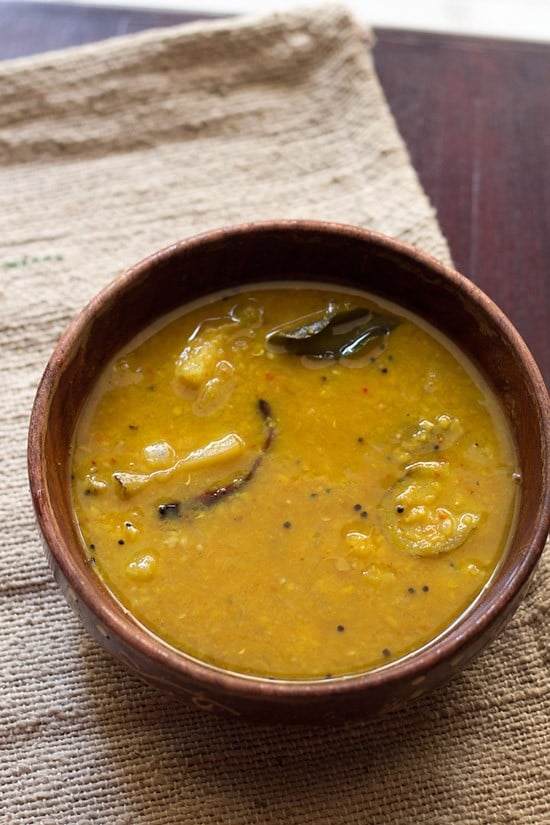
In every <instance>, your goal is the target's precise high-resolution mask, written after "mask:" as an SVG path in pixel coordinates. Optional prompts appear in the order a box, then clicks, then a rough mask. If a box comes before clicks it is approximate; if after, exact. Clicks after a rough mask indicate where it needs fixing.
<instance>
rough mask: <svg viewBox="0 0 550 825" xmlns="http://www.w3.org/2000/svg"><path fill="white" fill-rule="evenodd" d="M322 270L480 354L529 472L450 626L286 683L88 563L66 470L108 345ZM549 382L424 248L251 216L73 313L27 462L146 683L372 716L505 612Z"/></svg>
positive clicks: (529, 508)
mask: <svg viewBox="0 0 550 825" xmlns="http://www.w3.org/2000/svg"><path fill="white" fill-rule="evenodd" d="M293 279H300V280H302V281H308V280H312V281H317V282H318V281H327V282H332V283H335V284H339V285H342V286H346V287H355V288H361V289H364V290H366V291H368V292H370V293H374V294H375V295H379V296H381V297H383V298H385V299H389V300H390V301H393V302H395V303H397V304H400V305H402V306H404V307H406V308H408V309H409V310H412V311H413V312H414V313H416V314H417V315H419V316H420V317H422V318H424V319H426V320H427V321H428V322H430V323H431V324H433V325H434V326H436V327H438V328H439V329H441V330H442V331H443V332H444V333H445V335H446V336H447V337H448V338H450V339H451V340H452V341H454V342H455V343H456V344H457V345H458V346H459V347H460V349H461V350H462V351H463V352H464V353H465V354H466V355H467V356H468V357H469V358H470V359H471V360H472V361H473V362H474V364H476V365H477V367H478V369H479V370H480V371H481V372H482V374H483V375H484V376H485V378H486V379H487V381H488V383H489V385H490V386H491V387H492V389H493V391H494V392H495V393H496V395H497V396H498V398H499V399H500V401H501V404H502V407H503V408H504V411H505V413H506V415H507V418H508V420H509V423H510V425H511V429H512V432H513V437H514V440H515V445H516V449H517V455H518V464H519V470H520V472H521V477H522V483H521V488H520V502H519V513H518V518H517V524H516V527H515V529H514V535H513V537H512V541H511V546H510V549H509V551H508V553H507V555H506V557H505V559H504V561H503V563H502V564H501V565H500V568H499V569H498V572H497V574H496V575H495V576H494V577H493V578H492V580H491V583H490V586H489V587H488V588H487V589H486V590H485V591H484V592H483V594H482V596H481V597H480V598H479V599H478V601H477V602H476V603H475V606H474V607H473V609H471V610H470V611H469V612H468V613H467V614H466V615H465V616H464V617H463V618H462V619H461V620H460V621H459V622H458V623H456V624H455V625H454V626H453V627H452V629H450V630H449V631H447V632H446V633H444V634H442V635H441V636H440V637H438V638H437V639H436V640H435V641H433V642H432V643H431V644H428V645H427V646H425V647H424V648H422V650H420V651H419V652H417V653H415V654H413V655H410V656H409V657H407V658H406V659H403V660H401V661H396V662H394V663H391V664H388V665H386V666H385V667H382V668H379V669H377V670H373V671H370V672H365V673H362V674H358V675H353V676H346V677H339V678H334V679H332V680H313V681H283V680H269V679H262V678H255V677H251V676H244V675H240V674H238V673H232V672H227V671H224V670H221V669H219V668H216V667H213V666H211V665H208V664H205V663H202V662H200V661H197V660H196V659H193V658H191V657H189V656H187V655H185V654H184V653H181V652H179V651H177V650H175V649H174V648H173V647H170V646H169V645H168V644H166V643H164V642H163V641H162V640H160V639H159V638H158V637H156V636H155V635H153V634H152V633H150V632H149V631H148V630H146V629H145V628H144V627H143V626H142V625H141V624H139V623H138V622H137V621H135V620H134V618H133V617H132V616H131V615H130V614H129V613H128V612H127V610H125V609H124V608H123V607H122V606H121V605H120V604H119V603H118V602H117V601H116V599H115V598H113V596H112V595H111V594H110V593H109V592H108V590H107V589H106V588H105V587H104V585H103V584H102V582H101V581H100V579H99V578H98V577H97V575H96V574H95V572H94V571H93V570H92V569H90V567H89V566H88V565H87V564H86V560H85V556H84V552H83V549H82V544H81V538H80V535H79V531H78V528H77V526H76V524H75V519H74V515H73V505H72V501H71V490H70V481H69V464H70V457H71V442H72V439H73V433H74V429H75V424H76V421H77V418H78V415H79V412H80V409H81V406H82V402H83V399H85V398H86V396H87V394H88V393H89V391H90V388H91V386H92V385H93V384H94V382H95V381H96V379H97V377H98V375H99V373H100V372H101V370H102V369H103V368H104V367H105V365H106V364H107V362H108V361H109V360H110V359H111V358H112V356H113V355H114V354H115V353H116V352H117V351H118V350H119V349H120V348H121V347H123V346H124V345H125V344H127V343H128V342H129V340H130V339H131V338H132V337H133V336H135V335H136V334H137V333H138V332H140V331H141V330H143V329H144V328H145V327H147V326H148V325H149V324H150V323H151V322H152V321H154V320H155V319H157V318H159V317H161V316H163V315H165V314H166V313H168V312H171V311H172V310H174V308H176V307H178V306H181V305H183V304H185V303H187V302H189V301H192V300H194V299H196V298H199V297H200V296H203V295H206V294H208V293H211V292H216V291H218V290H220V289H226V288H231V287H236V286H237V285H240V284H245V283H254V282H259V281H273V280H278V281H281V280H293ZM549 443H550V427H549V401H548V394H547V391H546V388H545V386H544V383H543V381H542V378H541V376H540V373H539V371H538V369H537V367H536V365H535V363H534V361H533V359H532V357H531V355H530V354H529V352H528V350H527V348H526V346H525V344H524V343H523V342H522V340H521V338H520V337H519V335H518V334H517V332H516V331H515V330H514V328H513V327H512V325H511V324H510V322H509V321H508V320H507V319H506V318H505V317H504V315H503V314H502V313H501V312H500V310H499V309H498V308H497V307H496V306H495V305H494V304H493V303H492V302H491V300H490V299H489V298H488V297H487V296H486V295H484V294H483V293H482V292H481V291H480V290H479V289H477V288H476V287H475V286H474V285H473V284H472V283H470V282H469V281H468V280H467V279H466V278H464V277H462V276H460V275H459V274H457V273H456V272H454V271H453V270H451V269H449V268H447V267H445V266H443V265H442V264H441V263H439V262H438V261H436V260H434V259H433V258H431V257H429V256H427V255H426V254H423V253H422V252H420V251H418V250H417V249H413V248H410V247H407V246H405V245H404V244H402V243H400V242H398V241H396V240H392V239H389V238H386V237H383V236H381V235H378V234H374V233H372V232H369V231H367V230H365V229H359V228H356V227H350V226H342V225H336V224H326V223H325V224H323V223H316V222H305V221H286V222H285V221H279V222H273V223H251V224H247V225H243V226H239V227H235V228H229V229H222V230H219V231H213V232H210V233H206V234H203V235H199V236H197V237H194V238H191V239H190V240H184V241H181V242H179V243H175V244H174V245H173V246H170V247H168V248H167V249H163V250H162V251H160V252H158V253H156V254H154V255H152V256H151V257H149V258H147V259H146V260H144V261H142V262H141V263H138V264H137V265H135V266H132V267H131V268H130V269H128V270H127V271H126V272H125V273H124V274H123V275H121V276H120V277H119V278H117V279H116V280H115V281H114V282H113V283H111V284H110V285H109V286H107V287H106V289H104V290H103V291H102V292H101V293H100V294H99V295H98V296H97V297H96V298H94V299H93V300H92V301H91V302H90V303H89V304H88V306H86V307H85V308H84V309H83V310H82V312H81V313H80V314H79V315H78V316H77V317H76V318H75V319H74V321H73V322H72V323H71V324H70V326H69V328H68V329H67V331H66V332H65V334H64V335H63V337H62V338H61V340H60V342H59V344H58V346H57V348H56V350H55V352H54V353H53V355H52V357H51V360H50V362H49V364H48V365H47V367H46V370H45V373H44V376H43V378H42V381H41V383H40V386H39V388H38V392H37V396H36V400H35V404H34V408H33V412H32V419H31V423H30V434H29V452H28V456H29V474H30V485H31V490H32V495H33V499H34V506H35V510H36V515H37V519H38V524H39V527H40V530H41V532H42V536H43V540H44V545H45V548H46V552H47V555H48V559H49V562H50V565H51V568H52V570H53V574H54V576H55V579H56V581H57V582H58V584H59V586H60V588H61V590H62V591H63V593H64V595H65V597H66V599H67V600H68V602H69V604H70V605H71V606H72V608H73V609H74V610H75V611H76V613H77V614H78V616H79V617H80V618H81V620H82V622H83V623H84V625H85V627H86V628H87V630H88V631H89V632H90V634H91V635H92V636H93V637H94V638H95V639H96V640H97V641H98V642H99V643H100V644H101V645H103V646H104V647H105V648H106V649H107V650H108V651H109V652H110V653H112V654H113V656H115V657H116V658H117V659H118V660H119V661H120V662H122V663H123V664H124V665H126V666H127V667H128V668H130V669H131V670H132V671H134V672H135V673H138V674H139V675H140V676H141V677H143V679H145V680H146V681H147V682H149V683H150V684H152V685H154V686H156V687H158V688H161V689H162V690H163V691H165V692H168V693H170V694H172V695H173V696H175V697H177V698H178V699H183V700H185V701H187V702H189V703H191V704H193V705H195V706H197V707H200V708H203V709H205V710H214V711H220V712H222V713H225V714H227V715H229V716H232V717H235V718H237V717H243V718H247V719H255V720H261V721H266V722H267V721H270V722H271V721H283V722H293V721H307V722H323V721H329V720H332V721H334V720H344V719H347V718H350V717H358V716H372V715H375V714H379V713H381V712H384V711H388V710H391V709H393V708H396V707H399V706H402V705H403V704H405V703H407V702H409V701H410V700H411V699H414V698H415V697H418V696H420V695H421V694H423V693H425V692H426V691H429V690H432V689H433V688H436V687H437V686H439V685H441V684H442V683H444V682H446V681H447V680H448V679H449V678H451V677H452V676H453V675H454V674H456V673H457V672H458V671H460V670H461V669H462V668H463V667H464V666H465V665H467V664H468V663H469V662H471V661H472V660H473V659H474V657H476V656H477V655H478V654H479V653H480V652H481V651H482V650H483V649H484V648H485V647H486V645H487V644H489V643H490V642H491V641H492V640H493V639H494V638H495V637H496V636H497V634H498V633H499V632H500V631H501V630H502V628H503V626H504V625H505V623H506V621H507V620H508V619H509V618H510V617H511V615H512V614H513V612H514V611H515V609H516V608H517V606H518V604H519V603H520V601H521V599H522V597H523V596H524V594H525V592H526V590H527V587H528V585H529V580H530V577H531V575H532V573H533V570H534V568H535V565H536V563H537V560H538V559H539V556H540V554H541V552H542V549H543V546H544V542H545V539H546V536H547V532H548V527H549V512H550V500H549V466H548V451H549Z"/></svg>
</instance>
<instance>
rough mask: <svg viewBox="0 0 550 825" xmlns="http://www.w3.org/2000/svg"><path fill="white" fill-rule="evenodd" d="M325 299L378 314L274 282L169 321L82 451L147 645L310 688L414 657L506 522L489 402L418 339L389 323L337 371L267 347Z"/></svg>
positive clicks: (101, 397)
mask: <svg viewBox="0 0 550 825" xmlns="http://www.w3.org/2000/svg"><path fill="white" fill-rule="evenodd" d="M330 300H334V301H337V302H339V303H343V302H347V303H349V302H350V301H352V303H353V304H354V305H357V304H359V305H363V306H371V307H372V306H376V305H375V304H373V301H372V300H371V299H370V298H369V297H368V296H365V295H364V294H359V295H358V294H355V293H353V294H352V293H349V292H345V293H342V292H340V291H338V290H333V289H330V290H327V288H324V287H320V286H319V287H318V288H317V287H315V288H314V287H312V286H305V285H295V286H290V287H289V286H288V285H286V286H283V285H277V284H272V285H270V286H269V287H268V288H267V287H266V288H254V289H250V290H243V291H242V292H240V293H232V294H231V295H224V296H221V295H220V296H217V297H214V298H212V299H211V300H210V301H208V302H207V303H203V304H201V305H194V306H192V307H189V308H187V309H185V310H184V311H182V314H181V315H179V317H177V318H175V319H169V320H168V321H166V322H165V323H164V325H158V327H157V328H156V329H155V330H154V331H153V332H152V331H149V333H148V334H147V336H142V338H141V339H140V340H139V341H136V342H134V343H133V344H132V345H131V346H130V347H128V349H127V351H125V352H124V353H122V354H120V355H119V356H118V357H117V358H116V359H115V360H114V361H113V362H112V363H111V365H110V366H109V367H108V369H106V371H105V372H104V374H103V376H102V377H101V380H100V381H99V383H98V385H97V387H96V388H95V389H94V391H93V394H92V395H91V397H90V398H89V399H88V401H87V404H86V407H85V409H84V412H83V415H82V417H81V420H80V422H79V426H78V430H77V434H76V440H75V445H74V461H73V468H72V472H73V493H74V502H75V510H76V515H77V519H78V522H79V525H80V529H81V532H82V535H83V539H84V542H85V546H86V552H87V553H88V555H89V556H90V558H91V559H92V563H93V564H94V566H95V569H96V570H97V571H98V574H99V575H100V576H101V577H102V578H103V579H104V581H105V582H106V583H107V585H108V586H109V588H110V589H111V590H112V592H113V593H114V594H115V595H116V596H117V597H118V599H119V600H120V601H121V602H122V603H123V604H124V605H125V606H126V607H127V608H128V609H129V610H130V611H131V612H132V613H133V614H134V615H135V616H136V617H137V618H138V619H139V620H140V621H141V622H142V623H143V624H144V625H146V626H147V627H148V628H150V629H151V630H152V631H153V632H155V633H156V634H158V635H159V636H160V637H162V638H163V639H165V640H166V641H168V642H169V643H171V644H172V645H174V646H176V647H178V648H180V649H182V650H184V651H186V652H188V653H190V654H192V655H194V656H196V657H198V658H199V659H202V660H204V661H207V662H210V663H213V664H215V665H218V666H221V667H224V668H227V669H231V670H235V671H238V672H244V673H253V674H257V675H264V676H271V677H281V678H291V679H294V678H313V677H325V676H327V675H329V674H330V675H337V674H344V673H352V672H357V671H360V670H366V669H370V668H374V667H377V666H379V665H381V664H385V663H387V662H389V661H392V660H394V659H396V658H400V657H402V656H404V655H407V654H408V653H410V652H411V651H413V650H415V649H418V648H419V647H421V646H422V645H423V644H425V643H426V642H428V641H429V640H431V639H433V638H435V637H437V635H439V634H440V633H441V632H442V631H443V630H444V629H445V628H446V627H448V626H449V625H450V624H452V622H453V621H454V620H455V619H456V618H457V617H458V616H460V615H461V614H462V613H463V612H464V611H465V610H466V609H467V608H468V606H469V605H470V604H471V603H472V602H473V600H474V599H475V598H476V596H477V595H478V594H479V592H480V590H481V589H482V588H483V586H484V585H485V584H486V582H487V581H488V579H489V577H490V575H491V573H492V572H493V570H494V568H495V566H496V565H497V563H498V560H499V558H500V557H501V555H502V553H503V551H504V549H505V546H506V539H507V535H508V533H509V530H510V525H511V521H512V518H513V511H514V502H515V483H514V452H513V447H512V442H511V439H510V435H509V433H508V430H507V427H506V425H505V422H504V419H503V416H502V414H501V412H500V410H499V408H498V405H497V403H496V401H495V399H493V398H492V397H491V395H490V393H489V392H488V391H487V389H486V388H485V387H484V386H483V384H482V382H481V381H480V379H479V377H478V376H476V375H475V373H474V371H473V369H472V368H471V367H470V366H467V365H465V364H464V360H463V359H462V358H461V357H458V356H457V354H456V353H455V352H454V348H453V347H450V346H449V345H448V344H446V343H445V342H443V341H442V339H441V336H439V335H437V334H434V333H433V332H431V331H429V330H427V329H426V326H425V325H424V324H421V323H417V322H415V321H413V320H412V319H411V318H410V317H409V316H407V317H403V313H401V311H400V310H396V309H395V308H392V311H396V312H398V313H400V315H401V323H399V325H398V326H397V327H396V328H395V329H393V330H392V331H391V333H390V334H389V335H387V336H384V337H382V338H380V339H378V340H375V341H372V342H371V343H369V344H368V345H367V346H366V347H365V349H364V351H363V352H362V353H361V354H360V355H359V356H357V357H356V358H353V359H344V358H342V359H339V360H333V361H320V362H319V361H316V362H314V361H312V360H311V359H307V358H304V357H300V356H297V355H293V354H288V353H287V352H284V351H273V350H272V348H270V347H269V346H266V340H265V339H266V333H268V332H269V331H270V330H272V329H273V328H274V327H277V326H278V325H280V324H282V323H284V322H288V321H290V320H292V319H296V318H297V317H298V316H304V315H306V314H308V313H310V312H313V311H316V310H320V309H322V308H324V307H326V306H327V303H328V302H329V301H330ZM262 405H263V406H262ZM236 480H238V481H237V482H236ZM235 482H236V483H235ZM231 485H233V486H231ZM222 488H225V495H218V496H217V495H216V494H215V493H214V491H216V490H217V491H218V494H219V492H220V489H222ZM206 492H207V493H209V496H206V497H205V495H204V494H205V493H206ZM461 531H462V533H461Z"/></svg>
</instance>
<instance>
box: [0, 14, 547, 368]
mask: <svg viewBox="0 0 550 825" xmlns="http://www.w3.org/2000/svg"><path fill="white" fill-rule="evenodd" d="M202 16H203V17H204V15H202ZM197 18H198V15H197V14H193V13H192V12H191V11H190V12H189V13H186V14H184V13H172V12H158V11H151V12H149V11H142V10H128V9H116V8H101V7H93V6H65V5H52V4H41V3H28V4H27V3H25V4H20V3H14V2H11V3H10V2H4V3H3V2H0V59H7V58H13V57H19V56H23V55H30V54H35V53H38V52H42V51H46V50H49V49H57V48H63V47H66V46H72V45H77V44H80V43H88V42H93V41H97V40H102V39H104V38H106V37H113V36H118V35H121V34H127V33H129V32H135V31H139V30H141V29H144V28H153V27H159V26H169V25H175V24H177V23H182V22H187V21H189V20H192V19H197ZM376 35H377V43H376V46H375V49H374V56H375V61H376V67H377V70H378V73H379V76H380V79H381V82H382V86H383V88H384V91H385V93H386V96H387V98H388V101H389V104H390V106H391V109H392V111H393V114H394V116H395V119H396V121H397V124H398V127H399V129H400V131H401V134H402V135H403V137H404V139H405V141H406V143H407V146H408V148H409V151H410V154H411V158H412V161H413V164H414V166H415V168H416V169H417V171H418V174H419V176H420V179H421V181H422V183H423V185H424V187H425V189H426V191H427V192H428V195H429V196H430V198H431V200H432V202H433V204H434V206H435V207H436V209H437V213H438V217H439V220H440V222H441V226H442V228H443V231H444V232H445V234H446V236H447V238H448V240H449V244H450V247H451V251H452V254H453V257H454V260H455V263H456V266H457V268H458V269H459V270H460V271H461V272H462V273H463V274H464V275H467V276H468V277H469V278H471V279H472V280H473V281H475V282H476V283H477V284H478V285H479V286H480V287H481V288H482V289H483V290H484V291H485V292H487V293H488V294H489V295H490V296H491V297H492V298H493V300H494V301H496V302H497V304H499V306H500V307H501V308H502V309H503V310H504V312H505V313H506V314H507V315H508V316H509V317H510V319H511V320H512V322H513V323H514V324H515V326H516V327H517V328H518V330H519V332H520V333H521V335H522V336H523V337H524V339H525V341H526V343H527V345H528V346H529V348H530V349H531V351H532V353H533V355H534V356H535V358H536V360H537V362H538V364H539V366H540V368H541V370H542V372H543V375H544V376H545V379H546V382H547V383H548V382H549V380H550V346H549V343H550V340H549V338H550V336H549V333H548V316H549V309H550V295H549V292H550V289H549V282H550V274H549V270H550V200H549V196H548V193H549V192H550V95H549V94H548V78H550V46H547V45H544V44H529V43H519V42H517V43H516V42H506V41H497V40H488V39H485V38H484V39H481V38H464V37H451V36H444V35H434V34H424V33H411V32H400V31H389V30H378V31H377V32H376Z"/></svg>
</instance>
